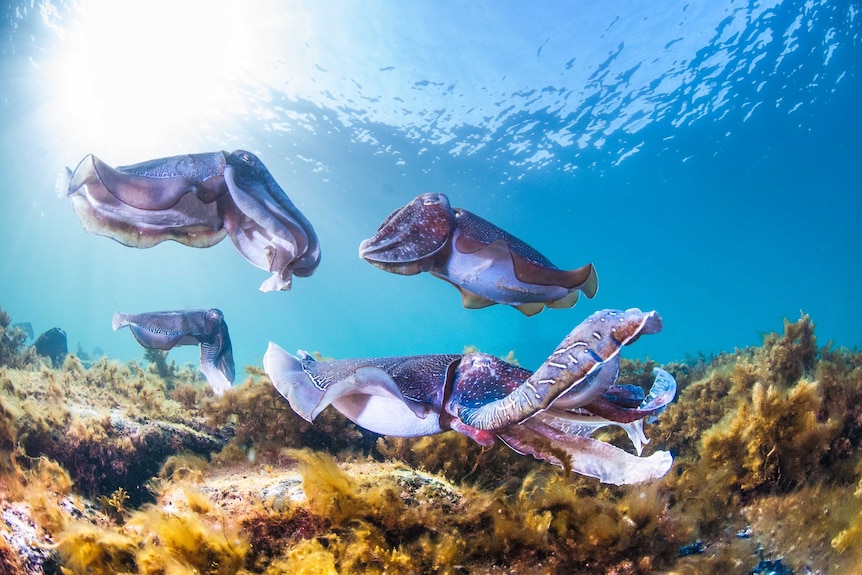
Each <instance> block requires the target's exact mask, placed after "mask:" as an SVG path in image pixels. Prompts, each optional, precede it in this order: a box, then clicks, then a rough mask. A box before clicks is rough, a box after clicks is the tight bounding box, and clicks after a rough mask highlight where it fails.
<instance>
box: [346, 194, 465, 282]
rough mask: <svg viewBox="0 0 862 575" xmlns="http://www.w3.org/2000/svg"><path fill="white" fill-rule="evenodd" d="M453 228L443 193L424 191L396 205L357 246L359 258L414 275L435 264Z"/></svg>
mask: <svg viewBox="0 0 862 575" xmlns="http://www.w3.org/2000/svg"><path fill="white" fill-rule="evenodd" d="M454 229H455V213H454V212H453V211H452V207H451V206H450V205H449V198H447V197H446V195H444V194H436V193H428V194H422V195H420V196H417V197H416V198H415V199H413V201H412V202H410V203H409V204H407V205H406V206H404V207H401V208H398V209H397V210H395V211H394V212H392V213H391V214H389V216H388V217H387V218H386V219H385V220H384V221H383V223H382V224H381V225H380V227H379V228H378V230H377V233H375V234H374V236H373V237H371V238H369V239H367V240H363V242H362V243H361V244H360V245H359V257H361V258H362V259H364V260H365V261H367V262H368V263H370V264H372V265H374V266H376V267H378V268H380V269H382V270H385V271H388V272H392V273H396V274H401V275H414V274H418V273H420V272H424V271H429V270H431V269H433V268H434V267H435V266H437V265H438V264H437V259H438V257H439V256H440V254H441V252H444V251H445V250H446V249H447V246H448V244H449V240H450V239H451V237H452V232H453V231H454Z"/></svg>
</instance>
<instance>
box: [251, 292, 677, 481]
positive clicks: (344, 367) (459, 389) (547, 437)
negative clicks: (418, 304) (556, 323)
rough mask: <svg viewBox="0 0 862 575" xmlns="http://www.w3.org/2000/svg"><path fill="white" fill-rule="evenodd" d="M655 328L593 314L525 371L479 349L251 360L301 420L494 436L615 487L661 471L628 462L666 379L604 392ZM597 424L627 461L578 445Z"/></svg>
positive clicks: (656, 456)
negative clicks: (611, 431) (626, 354)
mask: <svg viewBox="0 0 862 575" xmlns="http://www.w3.org/2000/svg"><path fill="white" fill-rule="evenodd" d="M661 328H662V320H661V317H660V316H659V315H658V314H657V313H656V312H655V311H649V312H642V311H641V310H639V309H629V310H626V311H619V310H603V311H599V312H596V313H594V314H592V315H591V316H590V317H588V318H587V319H586V320H585V321H584V322H583V323H581V324H580V325H579V326H577V327H576V328H575V329H574V330H572V332H571V333H569V335H568V336H567V337H566V338H565V339H564V340H563V341H562V343H560V345H559V346H558V347H557V348H556V349H555V350H554V352H553V353H552V354H551V355H550V357H548V359H547V360H546V361H545V362H544V363H543V364H542V365H541V366H540V367H539V369H538V370H536V371H535V372H530V371H529V370H526V369H523V368H521V367H518V366H516V365H512V364H510V363H507V362H505V361H502V360H500V359H498V358H496V357H494V356H491V355H488V354H484V353H468V354H437V355H417V356H410V357H387V358H372V359H344V360H338V361H332V362H325V361H315V360H314V359H313V358H312V357H311V356H309V355H308V354H306V353H304V352H300V353H299V356H298V357H297V356H293V355H291V354H289V353H287V352H286V351H284V350H283V349H282V348H280V347H279V346H278V345H276V344H275V343H272V342H270V344H269V349H268V350H267V352H266V354H265V355H264V358H263V364H264V369H265V370H266V373H267V375H268V376H269V378H270V379H271V380H272V383H273V385H274V386H275V388H276V389H277V390H278V392H279V393H281V395H282V396H284V397H285V398H286V399H287V401H288V402H289V403H290V406H291V407H292V408H293V410H294V411H296V413H298V414H299V415H300V416H302V417H303V418H304V419H306V420H308V421H313V420H314V418H315V417H317V415H318V414H319V413H320V412H321V411H322V410H323V409H324V408H326V407H327V406H328V405H332V406H333V407H335V408H336V409H337V410H338V411H340V412H341V413H343V414H344V415H345V416H346V417H348V418H349V419H350V420H352V421H353V422H355V423H356V424H357V425H360V426H361V427H364V428H366V429H368V430H370V431H373V432H375V433H380V434H383V435H394V436H400V437H416V436H422V435H430V434H434V433H439V432H442V431H446V430H450V429H452V430H455V431H457V432H459V433H463V434H464V435H467V436H468V437H470V438H472V439H473V440H475V441H476V442H478V443H479V444H481V445H484V446H488V445H492V444H493V443H494V442H495V441H496V440H497V439H499V440H501V441H502V442H503V443H505V444H506V445H508V446H509V447H511V448H512V449H513V450H515V451H516V452H518V453H521V454H529V455H533V456H534V457H536V458H537V459H543V460H545V461H548V462H550V463H553V464H556V465H560V466H563V467H565V468H569V469H572V470H574V471H577V472H578V473H581V474H583V475H588V476H591V477H596V478H598V479H599V480H601V481H603V482H605V483H614V484H627V483H637V482H640V481H646V480H650V479H654V478H657V477H661V476H663V475H664V474H665V473H667V471H668V470H669V469H670V467H671V465H672V463H673V457H672V456H671V454H670V453H669V452H667V451H656V452H654V453H653V454H651V455H649V456H648V457H641V456H640V454H641V450H642V445H643V444H644V443H646V442H647V439H646V436H645V435H644V431H643V422H644V419H645V418H648V417H650V416H654V415H656V414H658V413H659V412H660V411H661V410H662V409H664V407H665V406H666V405H667V404H668V403H669V402H670V401H671V400H673V398H674V395H675V394H676V382H675V381H674V379H673V377H672V376H671V375H670V374H669V373H668V372H666V371H664V370H662V369H659V368H655V369H654V375H655V382H654V383H653V385H652V388H651V389H650V391H649V393H648V394H647V393H645V392H644V391H643V390H642V389H641V388H640V387H637V386H630V385H617V384H616V380H617V376H618V374H619V361H620V360H619V353H620V350H621V349H622V347H623V346H625V345H628V344H630V343H632V342H634V341H635V340H636V339H637V338H638V337H639V336H640V335H642V334H652V333H657V332H658V331H660V330H661ZM607 425H617V426H619V427H622V428H623V429H624V430H625V431H626V433H627V434H628V436H629V438H630V440H631V441H632V443H633V445H634V449H635V451H636V452H637V455H633V454H631V453H628V452H627V451H624V450H622V449H620V448H618V447H615V446H613V445H610V444H609V443H605V442H602V441H598V440H596V439H592V438H591V437H590V436H591V435H592V433H593V432H594V431H595V430H597V429H599V428H601V427H604V426H607Z"/></svg>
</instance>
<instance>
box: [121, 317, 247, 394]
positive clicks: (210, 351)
mask: <svg viewBox="0 0 862 575" xmlns="http://www.w3.org/2000/svg"><path fill="white" fill-rule="evenodd" d="M127 326H128V328H129V329H130V330H131V332H132V335H134V336H135V339H136V340H137V341H138V343H139V344H141V345H142V346H143V347H146V348H150V349H161V350H169V349H173V348H174V347H177V346H182V345H200V348H201V357H200V370H201V373H203V375H204V377H206V379H207V382H208V383H209V385H210V387H211V388H212V390H213V392H214V393H215V394H216V395H222V394H223V393H224V391H225V390H226V389H227V388H229V387H230V386H231V384H232V383H233V381H234V378H235V375H236V370H235V368H234V362H233V348H232V346H231V341H230V335H229V334H228V329H227V323H225V321H224V315H223V314H222V312H221V311H219V310H217V309H209V310H182V311H163V312H151V313H141V314H125V313H120V312H116V313H114V318H113V322H112V327H113V328H114V331H117V330H118V329H120V328H123V327H127Z"/></svg>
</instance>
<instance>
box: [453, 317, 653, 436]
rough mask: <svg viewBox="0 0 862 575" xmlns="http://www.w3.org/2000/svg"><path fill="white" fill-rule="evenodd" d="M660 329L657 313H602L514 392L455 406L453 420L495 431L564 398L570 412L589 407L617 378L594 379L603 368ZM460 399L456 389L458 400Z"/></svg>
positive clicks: (579, 328)
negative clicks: (456, 419)
mask: <svg viewBox="0 0 862 575" xmlns="http://www.w3.org/2000/svg"><path fill="white" fill-rule="evenodd" d="M661 328H662V322H661V317H660V316H659V315H658V314H657V313H656V312H655V311H650V312H642V311H641V310H639V309H629V310H626V311H619V310H602V311H598V312H596V313H594V314H592V315H591V316H589V317H588V318H587V319H586V320H584V321H583V322H582V323H581V324H580V325H578V326H577V327H576V328H575V329H573V330H572V331H571V333H569V335H568V336H566V338H565V339H564V340H563V341H562V343H560V345H559V346H557V349H556V350H554V352H553V353H552V354H551V355H550V357H549V358H548V359H547V360H546V361H545V362H544V363H543V364H542V365H541V366H540V367H539V369H538V370H536V372H535V373H533V375H531V376H530V377H529V378H527V379H526V380H525V381H524V382H523V384H521V385H519V386H518V387H517V388H516V389H514V390H513V391H512V392H510V393H509V394H507V395H506V396H505V397H503V398H501V399H498V400H496V401H489V402H487V403H485V404H483V405H481V406H478V407H472V406H466V405H458V404H457V402H456V403H454V404H453V405H452V409H453V410H455V412H454V413H453V415H455V416H456V417H457V418H458V419H460V420H461V421H462V422H464V423H465V424H466V425H469V426H472V427H475V428H477V429H487V430H492V429H500V428H502V427H505V426H507V425H512V424H515V423H519V422H521V421H524V420H525V419H527V418H528V417H530V416H532V415H534V414H536V413H538V412H539V411H542V410H544V409H547V408H548V407H549V406H550V405H551V404H552V403H554V402H555V401H556V400H557V399H558V398H559V397H560V396H563V395H565V400H566V401H567V402H568V405H569V406H572V407H576V406H581V405H587V404H588V403H591V402H592V401H594V400H596V399H598V398H599V397H601V396H602V394H604V393H605V392H606V391H608V389H610V386H611V385H613V383H614V382H615V375H614V377H601V374H598V375H596V373H597V372H599V370H601V369H602V366H603V365H604V364H605V362H607V361H608V360H610V359H612V358H614V357H615V356H616V355H617V354H619V353H620V350H621V349H622V347H624V346H626V345H628V344H630V343H632V342H634V341H635V340H637V338H638V337H640V335H642V334H652V333H658V332H659V331H661ZM457 394H458V390H457V386H456V391H455V395H454V397H457Z"/></svg>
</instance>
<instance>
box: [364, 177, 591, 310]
mask: <svg viewBox="0 0 862 575" xmlns="http://www.w3.org/2000/svg"><path fill="white" fill-rule="evenodd" d="M359 255H360V257H362V258H363V259H364V260H366V261H367V262H369V263H370V264H372V265H374V266H376V267H379V268H380V269H382V270H385V271H388V272H392V273H397V274H402V275H414V274H418V273H421V272H425V271H427V272H430V273H431V274H432V275H434V276H435V277H439V278H441V279H444V280H446V281H448V282H449V283H451V284H452V285H454V286H455V287H457V288H458V290H459V291H460V292H461V297H462V303H463V305H464V307H467V308H481V307H486V306H489V305H492V304H495V303H500V304H506V305H511V306H513V307H515V308H517V309H519V310H520V311H521V312H523V313H524V314H526V315H533V314H535V313H538V312H539V311H541V310H542V309H543V308H544V307H545V306H548V307H571V306H573V305H574V304H575V302H576V301H577V297H578V293H579V292H583V293H584V294H585V295H586V296H587V297H593V296H594V295H595V293H596V290H597V289H598V279H597V277H596V272H595V269H594V268H593V266H592V264H587V265H585V266H583V267H581V268H578V269H576V270H571V271H565V270H560V269H559V268H557V267H556V266H555V265H554V264H552V263H551V262H550V261H549V260H548V258H546V257H545V256H543V255H542V254H541V253H539V252H538V251H537V250H536V249H534V248H533V247H532V246H530V245H528V244H527V243H525V242H523V241H521V240H520V239H518V238H517V237H515V236H513V235H512V234H510V233H508V232H506V231H504V230H502V229H500V228H498V227H497V226H495V225H494V224H492V223H490V222H488V221H487V220H484V219H482V218H480V217H479V216H477V215H475V214H473V213H471V212H468V211H467V210H463V209H461V208H452V206H451V205H450V203H449V198H447V197H446V196H445V195H444V194H439V193H427V194H422V195H420V196H418V197H416V198H415V199H414V200H413V201H412V202H410V203H409V204H407V205H406V206H404V207H402V208H399V209H397V210H395V211H394V212H392V213H391V214H390V215H389V216H388V217H387V218H386V219H385V220H384V221H383V223H382V224H381V225H380V228H379V229H378V230H377V233H376V234H375V235H374V236H373V237H372V238H369V239H367V240H365V241H363V242H362V244H361V245H360V247H359Z"/></svg>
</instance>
